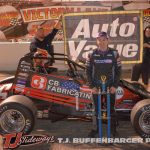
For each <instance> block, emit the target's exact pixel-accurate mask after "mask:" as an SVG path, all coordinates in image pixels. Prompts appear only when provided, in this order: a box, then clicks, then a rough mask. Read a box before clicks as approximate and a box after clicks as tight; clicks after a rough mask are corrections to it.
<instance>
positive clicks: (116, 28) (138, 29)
mask: <svg viewBox="0 0 150 150" xmlns="http://www.w3.org/2000/svg"><path fill="white" fill-rule="evenodd" d="M63 23H64V35H65V52H66V53H67V54H68V55H70V56H71V57H72V59H73V60H74V61H77V60H80V59H81V60H84V59H86V58H87V56H88V54H89V53H91V52H92V51H93V49H96V48H97V45H96V36H97V34H98V32H100V31H105V32H107V33H108V35H109V37H110V43H109V47H111V48H114V49H117V50H118V52H119V54H120V57H121V60H122V63H124V64H127V63H139V62H142V47H143V46H142V42H143V33H142V32H143V31H142V24H143V23H142V13H141V12H140V11H112V12H95V13H92V12H91V13H76V14H66V15H64V18H63Z"/></svg>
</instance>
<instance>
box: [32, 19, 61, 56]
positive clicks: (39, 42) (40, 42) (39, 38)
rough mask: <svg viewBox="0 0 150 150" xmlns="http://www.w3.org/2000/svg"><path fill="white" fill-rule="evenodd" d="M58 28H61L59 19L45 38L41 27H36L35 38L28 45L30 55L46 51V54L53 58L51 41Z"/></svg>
mask: <svg viewBox="0 0 150 150" xmlns="http://www.w3.org/2000/svg"><path fill="white" fill-rule="evenodd" d="M60 28H61V26H60V19H59V20H58V21H57V22H56V24H55V26H54V29H53V30H52V32H50V33H49V34H48V35H46V36H45V33H44V28H43V27H42V26H38V28H37V30H36V34H35V37H34V38H33V40H32V41H31V44H30V52H31V54H32V55H34V53H35V52H39V53H42V52H43V51H47V52H48V54H49V55H51V56H52V57H53V46H52V41H53V39H54V37H55V35H56V34H57V32H58V30H59V29H60Z"/></svg>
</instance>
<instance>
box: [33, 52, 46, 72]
mask: <svg viewBox="0 0 150 150" xmlns="http://www.w3.org/2000/svg"><path fill="white" fill-rule="evenodd" d="M42 57H46V58H47V57H48V53H47V52H46V51H41V50H40V51H37V52H35V53H34V58H33V69H34V71H36V72H38V73H44V74H47V70H46V68H45V63H46V61H47V60H46V59H44V58H42Z"/></svg>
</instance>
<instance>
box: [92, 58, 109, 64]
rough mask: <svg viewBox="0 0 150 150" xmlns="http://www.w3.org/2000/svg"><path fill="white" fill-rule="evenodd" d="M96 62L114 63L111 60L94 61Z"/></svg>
mask: <svg viewBox="0 0 150 150" xmlns="http://www.w3.org/2000/svg"><path fill="white" fill-rule="evenodd" d="M94 62H95V63H100V64H103V63H112V60H111V59H103V60H94Z"/></svg>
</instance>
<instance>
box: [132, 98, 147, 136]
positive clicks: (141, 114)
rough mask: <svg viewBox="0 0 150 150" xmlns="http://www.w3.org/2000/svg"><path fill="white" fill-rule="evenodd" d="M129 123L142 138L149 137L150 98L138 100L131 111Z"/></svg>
mask: <svg viewBox="0 0 150 150" xmlns="http://www.w3.org/2000/svg"><path fill="white" fill-rule="evenodd" d="M131 123H132V125H133V127H134V129H135V131H136V132H137V133H138V134H139V135H140V136H141V137H143V138H150V99H145V100H142V101H140V102H138V103H137V104H136V105H135V106H134V107H133V109H132V111H131Z"/></svg>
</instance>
